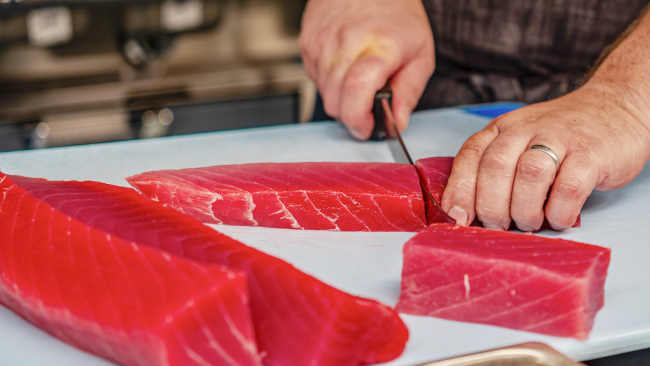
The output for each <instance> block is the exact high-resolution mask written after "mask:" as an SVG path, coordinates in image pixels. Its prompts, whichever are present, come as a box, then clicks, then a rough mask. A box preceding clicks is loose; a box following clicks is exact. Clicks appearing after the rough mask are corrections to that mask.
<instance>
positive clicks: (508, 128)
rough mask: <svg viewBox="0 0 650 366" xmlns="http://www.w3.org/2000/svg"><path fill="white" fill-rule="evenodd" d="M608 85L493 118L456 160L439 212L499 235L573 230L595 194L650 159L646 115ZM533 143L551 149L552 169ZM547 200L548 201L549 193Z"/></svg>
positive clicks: (620, 181)
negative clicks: (511, 230) (513, 228)
mask: <svg viewBox="0 0 650 366" xmlns="http://www.w3.org/2000/svg"><path fill="white" fill-rule="evenodd" d="M638 99H639V98H637V97H636V96H634V95H631V94H630V93H629V92H628V91H626V90H624V89H621V88H618V87H617V86H615V85H614V84H613V83H608V82H601V81H594V82H589V83H587V84H586V85H585V86H583V87H582V88H580V89H578V90H576V91H574V92H572V93H570V94H568V95H566V96H564V97H561V98H558V99H555V100H552V101H549V102H545V103H540V104H534V105H530V106H527V107H524V108H521V109H519V110H516V111H513V112H510V113H508V114H506V115H504V116H501V117H499V118H497V119H495V120H493V121H492V122H491V123H490V124H489V125H488V126H487V127H486V128H485V129H484V130H483V131H481V132H479V133H476V134H475V135H473V136H472V137H470V138H469V139H468V140H467V142H465V144H464V145H463V146H462V148H461V150H460V152H459V153H458V155H457V156H456V159H455V160H454V165H453V170H452V173H451V176H450V178H449V183H448V185H447V188H446V189H445V192H444V194H443V199H442V208H443V209H444V210H445V211H448V212H449V215H450V216H452V217H453V218H455V219H456V220H457V222H458V223H459V224H461V225H468V224H469V223H471V222H472V221H473V220H474V217H475V216H476V217H478V219H479V220H480V221H481V222H482V223H483V225H484V226H485V227H487V228H491V229H497V230H504V229H507V228H508V227H509V225H510V222H511V220H513V221H514V222H515V224H516V225H517V227H518V228H519V229H520V230H523V231H536V230H539V229H540V227H541V225H542V223H543V221H544V217H545V216H546V218H547V219H548V222H549V223H550V225H551V227H552V228H554V229H556V230H564V229H567V228H569V227H571V226H572V225H573V224H574V223H575V221H576V218H577V216H578V214H579V213H580V209H581V208H582V205H583V204H584V202H585V200H586V199H587V197H588V196H589V194H590V193H591V192H592V190H594V189H596V190H599V191H606V190H612V189H617V188H620V187H622V186H624V185H625V184H627V183H629V182H630V181H632V180H633V179H634V178H635V177H636V176H637V175H638V174H639V173H640V172H641V170H642V169H643V167H644V165H645V163H646V161H647V160H648V158H649V157H650V131H649V129H648V127H647V126H648V125H649V124H648V121H645V119H647V117H646V116H647V113H644V112H643V111H641V110H640V109H639V107H638V106H639V103H636V100H638ZM533 145H544V146H547V147H549V148H551V149H552V150H553V151H554V152H555V153H556V154H557V156H558V158H559V164H558V169H557V172H556V167H555V163H554V161H553V159H552V158H551V157H550V156H549V155H547V154H546V153H544V152H541V151H538V150H530V147H531V146H533ZM550 187H551V189H550V195H549V196H548V202H547V195H548V194H549V188H550Z"/></svg>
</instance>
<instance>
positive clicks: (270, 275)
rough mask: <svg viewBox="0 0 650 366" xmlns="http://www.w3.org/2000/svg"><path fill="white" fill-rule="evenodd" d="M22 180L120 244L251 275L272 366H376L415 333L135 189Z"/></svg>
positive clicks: (259, 331)
mask: <svg viewBox="0 0 650 366" xmlns="http://www.w3.org/2000/svg"><path fill="white" fill-rule="evenodd" d="M15 180H16V183H17V184H18V185H19V186H21V187H22V188H24V189H26V190H27V191H28V192H29V194H30V195H32V196H33V197H35V198H36V199H37V200H39V201H41V202H43V203H44V204H48V205H51V206H52V207H54V208H55V209H56V210H57V211H59V212H61V213H64V214H67V215H70V216H72V217H73V218H74V219H76V220H79V221H80V222H83V223H85V224H86V225H88V226H90V227H94V228H97V229H99V230H103V231H104V232H106V233H110V234H111V235H112V236H113V237H119V238H121V239H123V240H126V241H134V242H137V243H138V244H140V245H145V246H149V247H152V248H157V249H161V250H163V251H165V252H167V253H170V254H172V255H175V256H179V257H184V258H189V259H194V260H196V261H199V262H203V263H208V264H218V265H225V266H228V267H230V268H236V269H239V270H242V271H243V272H245V273H246V274H247V279H248V289H249V294H250V308H251V314H252V319H253V323H254V329H255V336H256V339H257V345H258V350H259V352H260V354H261V355H262V356H263V363H264V364H265V365H267V366H304V365H313V366H348V365H349V366H354V365H361V364H373V363H379V362H385V361H389V360H392V359H394V358H396V357H397V356H398V355H399V354H401V352H402V351H403V349H404V346H405V343H406V340H407V339H408V330H407V328H406V326H405V325H404V323H403V322H402V320H401V319H400V318H399V316H398V315H397V313H395V311H393V310H392V309H390V308H388V307H386V306H383V305H381V304H379V303H377V302H375V301H372V300H366V299H362V298H358V297H354V296H351V295H349V294H346V293H344V292H342V291H339V290H337V289H335V288H333V287H331V286H328V285H326V284H324V283H322V282H320V281H318V280H317V279H315V278H313V277H311V276H309V275H307V274H305V273H303V272H301V271H299V270H297V269H296V268H295V267H293V266H292V265H290V264H288V263H287V262H285V261H283V260H280V259H278V258H275V257H272V256H270V255H267V254H264V253H262V252H260V251H258V250H256V249H253V248H250V247H248V246H246V245H244V244H242V243H240V242H238V241H236V240H234V239H232V238H229V237H227V236H225V235H223V234H221V233H218V232H217V231H215V230H213V229H211V228H209V227H207V226H205V225H203V224H201V223H200V222H199V221H197V220H195V219H193V218H191V217H189V216H186V215H183V214H180V213H178V212H176V211H174V210H172V209H169V208H165V207H162V206H161V205H160V204H158V203H156V202H153V201H151V200H149V199H147V198H145V197H143V196H142V195H140V194H138V193H137V192H136V191H134V190H132V189H128V188H122V187H116V186H111V185H107V184H102V183H96V182H49V181H45V180H40V179H30V178H22V177H20V178H19V177H16V178H15Z"/></svg>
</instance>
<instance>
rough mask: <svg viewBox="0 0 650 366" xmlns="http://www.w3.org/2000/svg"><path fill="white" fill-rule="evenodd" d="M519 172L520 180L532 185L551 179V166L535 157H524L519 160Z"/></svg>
mask: <svg viewBox="0 0 650 366" xmlns="http://www.w3.org/2000/svg"><path fill="white" fill-rule="evenodd" d="M517 171H518V172H519V175H520V176H519V177H518V178H519V179H522V180H524V181H526V182H530V183H539V182H542V181H545V180H546V179H547V178H548V177H549V166H548V164H546V163H545V162H542V161H540V160H539V159H536V158H534V157H523V158H522V159H520V160H519V163H518V166H517Z"/></svg>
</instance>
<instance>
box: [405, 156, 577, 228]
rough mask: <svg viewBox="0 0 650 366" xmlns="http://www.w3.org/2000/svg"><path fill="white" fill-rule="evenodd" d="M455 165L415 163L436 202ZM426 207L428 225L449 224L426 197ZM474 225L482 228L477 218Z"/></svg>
mask: <svg viewBox="0 0 650 366" xmlns="http://www.w3.org/2000/svg"><path fill="white" fill-rule="evenodd" d="M453 164H454V158H452V157H435V158H427V159H420V160H418V161H416V162H415V165H416V167H417V170H418V174H419V175H420V177H421V178H422V179H423V180H424V182H425V184H426V185H427V188H428V189H429V191H430V192H431V195H432V196H433V198H434V199H435V200H436V201H438V203H440V201H441V200H442V194H443V193H444V192H445V188H446V187H447V182H448V181H449V176H450V175H451V168H452V165H453ZM424 205H425V208H426V213H427V224H428V225H431V224H436V223H446V222H447V220H446V218H445V217H444V216H443V215H442V214H441V213H440V211H438V209H437V208H436V207H435V206H434V205H432V204H431V200H430V199H429V197H424ZM472 225H473V226H481V222H480V221H478V218H476V219H475V220H474V222H473V223H472ZM543 226H545V227H550V225H549V224H548V221H546V220H544V224H543ZM513 227H514V226H513ZM573 227H580V215H578V218H577V219H576V222H575V224H574V225H573Z"/></svg>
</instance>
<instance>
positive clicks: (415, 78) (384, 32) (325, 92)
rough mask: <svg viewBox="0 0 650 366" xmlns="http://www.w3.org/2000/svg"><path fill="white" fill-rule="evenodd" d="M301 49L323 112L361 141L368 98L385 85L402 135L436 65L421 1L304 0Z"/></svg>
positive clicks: (367, 130)
mask: <svg viewBox="0 0 650 366" xmlns="http://www.w3.org/2000/svg"><path fill="white" fill-rule="evenodd" d="M299 44H300V49H301V52H302V57H303V62H304V65H305V68H306V69H307V72H308V73H309V76H310V77H311V78H312V79H313V80H314V81H315V82H316V85H317V86H318V90H319V91H320V93H321V95H322V97H323V104H324V107H325V111H326V112H327V114H328V115H330V116H332V117H334V118H336V119H337V120H340V121H342V122H343V123H344V124H345V125H346V126H347V127H348V129H349V130H350V133H351V134H352V135H353V136H354V137H356V138H358V139H361V140H365V139H368V138H369V137H370V135H371V133H372V130H373V126H374V120H373V116H372V105H373V99H374V95H375V93H376V92H377V91H378V90H379V89H381V88H382V87H383V86H384V85H385V84H386V81H387V80H388V79H389V78H391V86H392V89H393V111H394V113H395V120H396V124H397V126H398V128H399V129H401V130H403V129H405V128H406V126H407V125H408V120H409V115H410V114H411V112H412V111H413V109H414V108H415V106H416V104H417V102H418V100H419V98H420V96H421V95H422V92H423V91H424V87H425V86H426V83H427V81H428V79H429V77H430V76H431V74H432V73H433V69H434V66H435V61H434V47H433V35H432V33H431V27H430V25H429V20H428V18H427V15H426V12H425V10H424V7H423V5H422V2H421V0H401V1H395V0H309V2H308V4H307V8H306V9H305V13H304V15H303V20H302V30H301V33H300V37H299Z"/></svg>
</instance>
